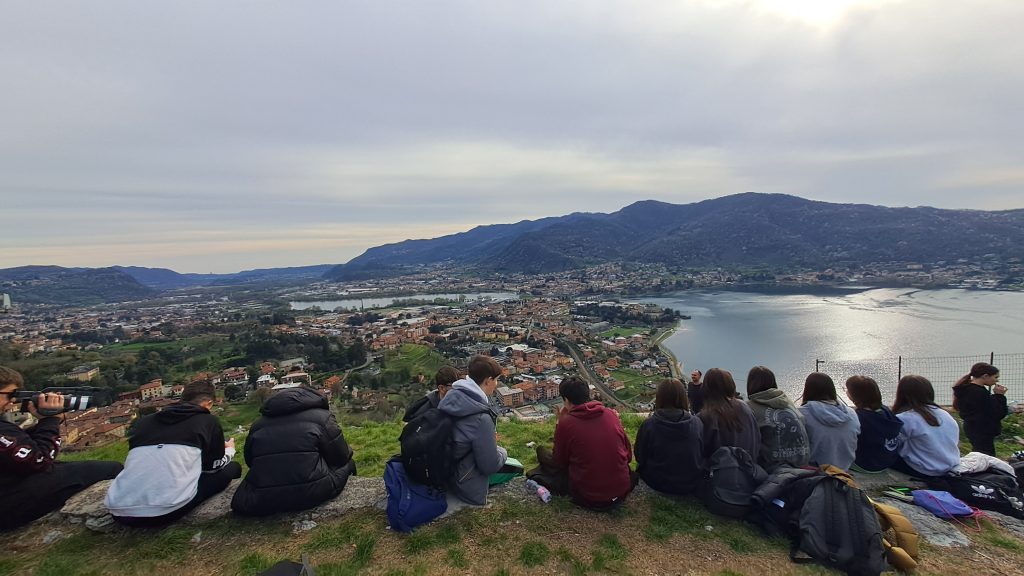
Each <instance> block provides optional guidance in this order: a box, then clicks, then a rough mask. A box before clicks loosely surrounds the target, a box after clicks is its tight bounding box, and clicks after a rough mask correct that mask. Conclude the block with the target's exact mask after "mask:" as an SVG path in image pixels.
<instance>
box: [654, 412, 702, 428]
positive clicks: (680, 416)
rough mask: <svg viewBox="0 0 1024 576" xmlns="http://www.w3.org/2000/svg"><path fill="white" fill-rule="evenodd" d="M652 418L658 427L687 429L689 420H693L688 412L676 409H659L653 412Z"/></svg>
mask: <svg viewBox="0 0 1024 576" xmlns="http://www.w3.org/2000/svg"><path fill="white" fill-rule="evenodd" d="M652 416H653V417H654V421H655V422H657V423H658V424H659V425H661V426H669V427H673V426H683V427H688V426H689V425H690V418H693V416H692V415H691V414H690V413H689V412H687V411H686V410H680V409H678V408H659V409H658V410H655V411H654V414H653V415H652Z"/></svg>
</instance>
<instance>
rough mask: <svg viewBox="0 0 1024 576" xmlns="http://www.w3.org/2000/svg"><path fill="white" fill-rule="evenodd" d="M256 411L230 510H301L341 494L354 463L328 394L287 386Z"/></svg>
mask: <svg viewBox="0 0 1024 576" xmlns="http://www.w3.org/2000/svg"><path fill="white" fill-rule="evenodd" d="M260 414H262V417H261V418H260V419H259V420H257V421H256V423H255V424H253V425H252V429H250V430H249V436H248V438H246V441H245V450H244V454H245V462H246V464H247V465H248V466H249V472H248V474H246V476H245V479H244V480H242V483H241V485H239V487H238V490H237V491H236V492H235V495H234V497H233V498H232V500H231V509H232V510H234V511H235V512H236V513H237V514H242V515H245V516H266V515H268V514H275V513H278V512H291V511H298V510H305V509H307V508H312V507H313V506H316V505H317V504H320V503H322V502H324V501H326V500H329V499H331V498H334V497H335V496H337V495H338V494H340V493H341V491H342V490H343V489H344V488H345V484H346V483H347V482H348V477H349V476H351V475H352V474H353V473H355V462H354V461H353V460H352V449H351V448H349V446H348V443H346V442H345V436H344V435H343V434H342V432H341V429H340V428H339V427H338V422H337V420H336V419H335V417H334V414H333V413H331V411H330V406H329V404H328V402H327V398H324V397H323V396H322V395H320V394H319V393H317V392H316V391H314V390H311V389H309V388H288V389H285V390H281V391H279V392H277V393H275V394H274V395H273V396H271V397H270V399H268V400H267V402H266V403H265V404H264V405H263V407H262V408H261V409H260Z"/></svg>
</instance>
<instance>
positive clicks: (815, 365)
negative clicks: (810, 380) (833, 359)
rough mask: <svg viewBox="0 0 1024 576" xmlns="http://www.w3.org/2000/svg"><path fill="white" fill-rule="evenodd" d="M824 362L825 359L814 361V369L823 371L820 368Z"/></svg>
mask: <svg viewBox="0 0 1024 576" xmlns="http://www.w3.org/2000/svg"><path fill="white" fill-rule="evenodd" d="M822 362H824V360H815V361H814V371H815V372H821V370H819V369H818V368H820V367H821V363H822Z"/></svg>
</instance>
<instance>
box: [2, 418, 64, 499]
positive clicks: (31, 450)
mask: <svg viewBox="0 0 1024 576" xmlns="http://www.w3.org/2000/svg"><path fill="white" fill-rule="evenodd" d="M59 450H60V419H59V418H55V417H50V418H43V419H42V420H40V421H39V423H38V424H36V425H35V426H33V427H31V428H29V429H28V430H22V429H21V428H19V427H18V426H17V425H15V424H13V423H11V422H8V421H6V420H0V488H8V487H10V486H13V485H15V484H17V483H19V482H21V480H23V479H24V478H25V477H27V476H30V475H32V474H37V473H39V472H49V471H50V469H51V468H52V467H53V461H54V460H56V458H57V452H58V451H59Z"/></svg>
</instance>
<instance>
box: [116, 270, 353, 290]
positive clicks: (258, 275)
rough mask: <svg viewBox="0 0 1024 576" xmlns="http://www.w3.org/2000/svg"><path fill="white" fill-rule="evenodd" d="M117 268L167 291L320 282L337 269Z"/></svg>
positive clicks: (147, 284) (142, 281) (146, 283)
mask: <svg viewBox="0 0 1024 576" xmlns="http://www.w3.org/2000/svg"><path fill="white" fill-rule="evenodd" d="M114 268H115V269H117V270H120V271H122V272H124V273H126V274H128V275H130V276H131V277H132V278H135V279H136V280H138V281H139V282H141V283H142V284H145V285H146V286H149V287H151V288H158V289H161V290H167V289H172V288H184V287H188V286H211V285H231V284H245V283H249V282H275V281H285V280H303V279H307V280H308V279H319V278H320V277H322V276H323V275H324V273H325V272H327V271H328V270H330V269H332V268H334V265H333V264H317V265H314V266H294V267H289V268H260V269H256V270H243V271H241V272H236V273H234V274H192V273H184V274H183V273H180V272H175V271H174V270H169V269H167V268H146V267H142V266H114Z"/></svg>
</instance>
